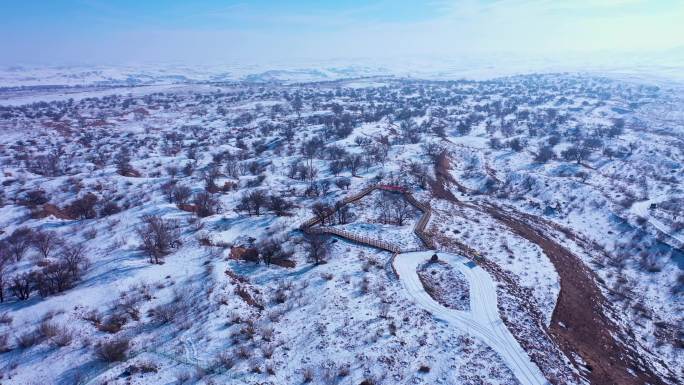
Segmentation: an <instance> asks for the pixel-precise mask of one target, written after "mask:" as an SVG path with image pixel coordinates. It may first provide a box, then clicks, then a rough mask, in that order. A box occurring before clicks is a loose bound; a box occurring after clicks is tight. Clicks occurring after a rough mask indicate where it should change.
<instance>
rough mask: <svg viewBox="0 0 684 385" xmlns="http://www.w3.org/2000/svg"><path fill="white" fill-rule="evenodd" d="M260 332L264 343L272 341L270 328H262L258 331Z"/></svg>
mask: <svg viewBox="0 0 684 385" xmlns="http://www.w3.org/2000/svg"><path fill="white" fill-rule="evenodd" d="M260 332H261V338H262V339H263V340H264V341H269V342H270V341H272V340H273V328H272V327H270V326H264V327H262V328H261V330H260Z"/></svg>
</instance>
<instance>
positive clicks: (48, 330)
mask: <svg viewBox="0 0 684 385" xmlns="http://www.w3.org/2000/svg"><path fill="white" fill-rule="evenodd" d="M60 329H61V328H60V327H59V326H58V325H57V324H55V323H53V322H50V321H48V320H45V321H43V322H41V323H40V325H39V326H38V329H37V331H38V333H40V335H41V337H43V338H52V337H54V336H56V335H58V334H59V332H60Z"/></svg>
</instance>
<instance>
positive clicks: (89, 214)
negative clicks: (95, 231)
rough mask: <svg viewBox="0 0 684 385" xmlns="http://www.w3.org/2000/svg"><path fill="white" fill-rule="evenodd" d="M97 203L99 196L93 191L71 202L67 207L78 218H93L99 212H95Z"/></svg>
mask: <svg viewBox="0 0 684 385" xmlns="http://www.w3.org/2000/svg"><path fill="white" fill-rule="evenodd" d="M96 203H97V196H96V195H95V194H93V193H87V194H85V195H84V196H82V197H81V198H78V199H76V200H74V201H73V202H71V204H70V205H69V206H68V207H67V211H69V213H70V214H71V215H72V216H74V217H76V218H78V219H92V218H95V217H96V216H97V213H96V212H95V204H96Z"/></svg>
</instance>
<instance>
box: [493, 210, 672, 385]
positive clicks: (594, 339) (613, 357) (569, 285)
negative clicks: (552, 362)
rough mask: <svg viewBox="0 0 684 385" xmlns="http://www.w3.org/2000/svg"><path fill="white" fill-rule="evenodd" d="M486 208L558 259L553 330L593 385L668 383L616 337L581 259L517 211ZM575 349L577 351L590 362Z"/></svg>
mask: <svg viewBox="0 0 684 385" xmlns="http://www.w3.org/2000/svg"><path fill="white" fill-rule="evenodd" d="M482 207H483V209H484V211H486V212H487V213H488V214H489V215H490V216H492V217H493V218H495V219H497V220H498V221H500V222H501V223H503V224H505V225H506V226H508V227H509V228H510V229H511V231H513V232H514V233H515V234H517V235H519V236H520V237H522V238H525V239H527V240H529V241H530V242H533V243H535V244H537V245H538V246H539V247H541V249H542V250H543V251H544V254H546V255H547V257H548V258H549V259H550V260H551V262H552V263H553V265H554V267H555V269H556V271H557V272H558V275H559V277H560V284H561V290H560V294H559V297H558V301H557V303H556V308H555V309H554V311H553V316H552V318H551V325H550V327H549V330H550V332H551V335H552V336H553V337H554V339H556V342H557V343H558V344H559V346H560V347H561V349H562V350H563V352H564V353H565V354H566V356H568V358H570V360H572V361H573V363H574V364H575V366H576V367H585V368H586V369H587V370H588V371H589V373H587V377H588V378H589V380H590V381H591V383H592V384H605V385H608V384H643V383H650V384H664V382H663V381H662V380H661V379H660V378H659V377H658V376H657V375H655V373H654V372H653V370H652V369H651V368H650V367H649V366H648V364H647V363H645V362H643V360H642V359H641V357H639V354H638V353H637V352H636V351H634V350H633V349H632V348H630V347H629V346H627V345H625V344H623V343H620V342H619V341H617V340H616V339H615V338H614V337H613V334H618V333H619V330H618V327H617V326H616V325H615V323H613V322H612V321H611V320H610V319H609V318H608V317H607V316H606V314H605V312H606V308H607V306H608V305H607V303H606V300H605V298H604V297H603V294H602V293H601V291H600V290H599V288H598V286H597V284H596V275H595V273H594V272H592V271H591V270H590V269H589V268H587V267H586V266H585V265H584V263H583V262H582V261H581V260H580V259H579V257H577V256H576V255H574V254H573V253H571V252H570V251H569V250H567V249H566V248H564V247H562V246H561V245H559V244H558V243H557V242H555V241H554V240H552V239H551V238H550V237H547V236H546V235H543V233H542V232H541V231H538V230H537V229H536V228H535V227H534V226H533V225H531V224H530V223H528V222H527V221H525V220H524V219H522V218H520V217H518V216H517V215H514V214H511V213H508V212H504V211H503V210H502V209H500V208H498V207H495V206H489V205H487V206H482ZM571 353H576V354H578V355H579V356H580V357H581V358H582V360H583V361H584V362H585V363H586V365H582V363H580V362H577V360H575V359H574V357H573V355H572V354H571ZM629 371H632V372H634V374H635V375H632V374H631V373H630V372H629Z"/></svg>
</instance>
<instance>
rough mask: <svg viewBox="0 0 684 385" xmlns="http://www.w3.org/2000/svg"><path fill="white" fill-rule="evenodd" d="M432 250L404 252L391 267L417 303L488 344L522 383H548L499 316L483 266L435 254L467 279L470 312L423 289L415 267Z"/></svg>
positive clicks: (489, 279)
mask: <svg viewBox="0 0 684 385" xmlns="http://www.w3.org/2000/svg"><path fill="white" fill-rule="evenodd" d="M434 253H435V252H434V251H423V252H412V253H404V254H399V255H398V256H397V257H396V258H395V259H394V267H395V269H396V271H397V273H398V274H399V279H400V282H401V284H402V286H403V287H404V288H405V289H406V291H407V292H408V294H409V295H410V296H411V297H412V298H413V299H414V301H415V302H416V304H417V305H418V306H420V307H422V308H423V309H425V310H427V311H428V312H430V313H431V314H432V315H433V316H434V317H436V318H438V319H441V320H443V321H445V322H447V323H449V324H450V325H453V326H454V327H457V328H459V329H461V330H463V331H465V332H467V333H469V334H472V335H473V336H475V337H476V338H478V339H480V340H481V341H483V342H484V343H486V344H487V345H489V346H490V347H491V348H492V349H493V350H494V351H496V352H497V353H498V354H499V356H500V357H501V358H502V359H503V360H504V362H505V363H506V365H507V366H508V368H509V369H510V370H511V371H512V372H513V375H514V376H515V377H516V378H517V379H518V381H519V382H520V383H521V384H523V385H547V384H549V382H548V381H547V380H546V379H545V378H544V376H543V374H542V373H541V371H540V370H539V368H538V367H537V366H536V365H535V364H534V363H533V362H532V361H531V360H530V358H529V356H528V355H527V353H526V352H525V351H524V350H523V348H522V347H521V346H520V344H519V343H518V341H517V340H516V339H515V338H514V337H513V335H512V334H511V333H510V332H509V331H508V329H507V328H506V326H505V325H504V323H503V321H502V320H501V318H500V317H499V312H498V308H497V296H496V285H495V284H494V282H493V281H492V279H491V277H490V276H489V274H488V273H487V272H485V271H484V270H483V269H482V268H480V267H479V266H470V265H468V266H467V265H466V264H465V262H467V261H468V260H467V259H465V258H463V257H459V256H456V255H453V254H447V253H437V254H438V256H439V257H440V259H442V260H445V261H447V262H449V263H450V264H451V265H452V266H453V267H454V268H456V269H458V270H459V271H460V272H461V273H463V274H464V275H465V277H466V279H467V280H468V283H469V285H470V309H471V311H462V310H454V309H449V308H446V307H444V306H442V305H440V304H439V303H438V302H437V301H435V300H434V299H433V298H432V297H430V295H429V294H428V293H427V292H425V289H424V288H423V285H422V283H421V282H420V278H419V277H418V271H417V268H418V265H419V264H420V263H423V262H424V261H426V260H427V259H428V258H430V256H431V255H432V254H434Z"/></svg>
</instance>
